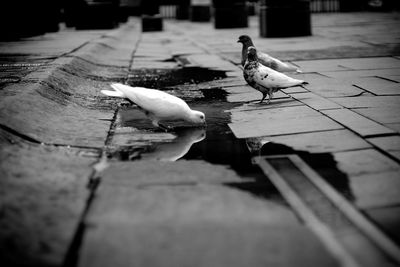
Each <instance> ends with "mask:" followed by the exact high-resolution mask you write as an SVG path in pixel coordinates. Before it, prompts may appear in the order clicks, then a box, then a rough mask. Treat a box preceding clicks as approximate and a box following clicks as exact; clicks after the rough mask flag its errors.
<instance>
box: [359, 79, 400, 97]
mask: <svg viewBox="0 0 400 267" xmlns="http://www.w3.org/2000/svg"><path fill="white" fill-rule="evenodd" d="M354 84H355V85H356V86H357V87H360V88H362V89H364V90H366V91H368V92H371V93H373V94H375V95H398V94H400V83H395V82H391V81H388V80H384V79H380V78H378V77H366V78H361V79H359V80H358V81H355V82H354Z"/></svg>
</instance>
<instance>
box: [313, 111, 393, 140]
mask: <svg viewBox="0 0 400 267" xmlns="http://www.w3.org/2000/svg"><path fill="white" fill-rule="evenodd" d="M321 112H322V113H324V114H325V115H327V116H328V117H329V118H331V119H333V120H335V121H337V122H339V123H340V124H342V125H344V126H346V127H347V128H348V129H350V130H352V131H354V132H356V133H357V134H359V135H361V136H363V137H366V136H372V135H379V134H391V133H394V132H395V131H393V130H392V129H390V128H387V127H385V126H383V125H381V124H379V123H377V122H374V121H372V120H370V119H367V118H365V117H363V116H361V115H359V114H357V113H355V112H353V111H351V110H349V109H335V110H322V111H321Z"/></svg>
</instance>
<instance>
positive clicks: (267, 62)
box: [238, 35, 301, 72]
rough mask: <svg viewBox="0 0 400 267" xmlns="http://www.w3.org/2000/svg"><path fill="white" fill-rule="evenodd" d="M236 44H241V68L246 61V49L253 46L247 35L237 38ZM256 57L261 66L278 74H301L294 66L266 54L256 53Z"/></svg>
mask: <svg viewBox="0 0 400 267" xmlns="http://www.w3.org/2000/svg"><path fill="white" fill-rule="evenodd" d="M238 43H242V44H243V47H242V61H241V64H242V66H244V64H245V62H246V59H247V49H248V48H249V47H250V46H253V47H255V45H254V44H253V41H252V40H251V38H250V37H249V36H248V35H241V36H239V40H238ZM257 57H258V61H259V62H260V63H261V64H262V65H264V66H266V67H268V68H271V69H274V70H276V71H279V72H301V70H300V69H299V68H297V67H296V66H294V65H292V64H289V63H286V62H282V61H280V60H279V59H277V58H274V57H272V56H270V55H268V54H266V53H263V52H260V51H257Z"/></svg>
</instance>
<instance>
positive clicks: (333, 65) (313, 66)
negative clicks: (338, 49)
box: [293, 59, 349, 72]
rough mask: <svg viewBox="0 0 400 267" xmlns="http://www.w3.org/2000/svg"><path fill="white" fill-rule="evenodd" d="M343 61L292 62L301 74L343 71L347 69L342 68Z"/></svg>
mask: <svg viewBox="0 0 400 267" xmlns="http://www.w3.org/2000/svg"><path fill="white" fill-rule="evenodd" d="M342 62H343V59H322V60H321V59H318V60H303V61H294V62H293V63H295V64H296V65H298V66H299V67H300V69H301V70H302V71H303V72H321V71H343V70H349V68H347V67H345V66H342Z"/></svg>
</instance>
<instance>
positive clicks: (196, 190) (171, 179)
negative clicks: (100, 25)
mask: <svg viewBox="0 0 400 267" xmlns="http://www.w3.org/2000/svg"><path fill="white" fill-rule="evenodd" d="M399 20H400V15H399V14H398V13H348V14H341V13H338V14H317V15H313V17H312V21H313V29H312V30H313V36H310V37H297V38H273V39H262V38H258V37H257V36H258V25H257V22H258V20H257V19H256V18H255V17H253V18H251V20H250V27H249V28H246V29H229V30H215V29H213V25H212V24H211V23H190V22H182V21H175V20H165V21H164V23H165V25H164V26H165V30H164V31H163V32H153V33H140V22H139V20H137V19H132V20H130V21H129V22H128V23H127V24H124V25H122V26H121V27H120V28H119V29H117V30H115V31H79V32H75V31H68V30H65V31H62V32H59V33H54V34H47V35H45V36H40V37H35V38H30V39H27V40H23V41H18V42H15V43H1V44H0V67H1V69H2V73H1V76H0V86H1V87H0V89H1V90H0V95H1V99H0V124H1V129H0V132H1V135H0V136H1V138H0V141H1V152H0V158H1V163H0V164H1V170H2V171H1V172H2V173H4V175H2V176H3V177H2V178H1V180H0V183H1V188H2V189H3V188H4V189H3V190H2V191H3V192H2V209H3V216H2V218H1V219H0V226H1V229H2V230H1V231H0V247H1V250H2V255H4V256H2V262H5V263H6V266H7V265H9V266H16V265H18V264H20V265H21V264H25V265H27V266H39V265H40V266H60V265H63V264H64V265H66V266H127V265H132V266H144V265H145V266H158V265H168V266H228V265H229V266H265V265H272V266H294V265H296V266H353V265H355V266H378V265H379V266H397V265H399V263H398V262H396V259H393V258H391V256H390V253H389V255H388V254H387V250H385V248H382V247H380V246H379V245H380V244H381V243H379V244H374V242H372V245H371V242H370V241H368V240H366V241H360V240H361V239H363V240H364V239H365V237H364V234H363V233H361V234H360V233H359V232H358V230H357V229H356V230H355V231H354V230H353V228H350V227H348V226H349V225H350V224H351V223H348V221H347V220H348V219H347V218H346V217H343V215H341V214H339V213H337V214H336V213H333V212H332V213H329V212H326V213H324V212H323V211H321V210H318V205H316V201H312V200H311V201H310V202H306V203H308V204H309V205H308V206H309V207H310V210H311V212H312V211H314V212H315V214H317V215H316V217H317V219H319V220H320V221H322V222H325V224H324V225H325V226H326V227H327V229H329V231H330V233H331V234H332V235H334V238H333V239H335V240H338V242H337V243H338V244H339V247H341V248H342V249H343V250H344V251H340V252H338V250H337V249H336V247H335V246H336V245H334V246H332V245H329V244H328V243H329V242H328V243H327V241H326V240H324V239H323V238H321V235H319V234H318V233H317V232H316V229H313V226H312V225H310V224H308V223H307V221H306V223H304V221H301V220H299V219H298V217H297V216H299V215H298V211H297V210H296V209H295V208H293V207H292V208H291V207H289V206H288V203H287V199H285V198H286V195H285V193H284V192H281V193H282V194H283V197H282V196H281V195H280V194H279V193H278V192H277V191H276V189H275V188H274V187H273V186H272V185H271V184H270V183H269V182H268V180H265V181H263V182H261V183H260V181H257V180H253V179H248V178H246V179H244V178H243V177H241V175H240V174H238V173H236V172H235V171H233V170H232V169H230V168H229V166H225V165H216V164H211V163H208V162H204V161H201V160H180V161H177V162H159V161H151V160H138V161H134V162H127V161H121V160H120V159H118V158H116V157H113V156H112V155H113V152H114V151H115V149H116V148H118V147H126V148H129V149H132V148H133V149H134V148H135V147H136V148H137V147H143V146H144V144H148V143H149V142H158V141H160V140H161V141H162V140H164V141H171V140H174V138H175V135H174V133H160V132H157V131H156V132H154V131H153V130H149V129H144V130H143V129H142V130H140V129H136V128H134V127H128V126H127V125H125V124H124V123H123V121H124V116H131V115H130V114H131V113H132V112H133V113H132V114H133V115H134V116H137V113H135V112H136V111H129V110H128V111H126V110H124V109H123V108H121V106H117V103H119V101H118V100H112V99H109V98H107V97H104V96H102V95H101V94H100V90H101V89H106V88H109V84H110V82H128V83H133V82H134V81H135V80H137V79H138V74H137V73H138V71H140V70H143V69H167V70H168V69H175V68H177V67H179V66H180V65H182V64H186V66H188V63H189V64H190V65H193V66H200V67H205V68H212V69H217V70H224V71H226V74H227V78H225V79H221V80H215V81H211V82H206V83H199V84H196V85H191V86H190V85H187V88H186V89H185V90H182V91H181V92H178V91H176V90H175V91H174V90H171V92H172V93H175V94H177V95H180V96H182V97H184V98H185V99H186V100H188V101H190V103H192V104H193V105H196V99H197V98H198V97H199V96H200V98H201V97H202V95H203V94H204V93H203V91H204V90H207V89H210V88H211V89H212V88H222V90H224V91H226V92H227V93H228V94H227V96H226V101H227V102H228V103H231V104H232V105H233V106H232V108H231V109H227V110H225V113H226V114H228V115H230V118H229V119H228V121H227V123H229V129H230V131H232V133H233V134H234V135H235V137H236V138H239V139H241V140H242V141H244V142H245V143H246V145H247V147H248V148H249V150H250V152H251V153H252V155H257V154H260V155H268V154H269V152H268V149H271V148H272V147H273V146H271V144H279V145H282V146H285V147H286V148H287V149H289V148H290V151H292V152H293V153H295V154H299V155H305V154H306V155H307V156H308V157H313V156H315V157H323V156H324V157H328V158H329V159H331V161H332V162H333V165H335V168H336V169H337V171H338V172H339V173H340V174H341V175H344V177H346V178H345V182H344V183H345V190H343V186H339V187H337V184H338V183H336V182H335V181H334V178H335V177H333V180H328V182H329V184H330V185H327V186H328V187H329V188H330V187H332V188H333V189H334V190H335V191H337V192H339V195H342V196H344V197H345V201H348V202H349V203H351V204H352V205H353V207H355V208H356V211H359V212H361V214H362V215H363V217H364V218H366V219H367V221H369V222H372V223H373V224H374V225H377V226H378V228H379V229H381V230H383V232H382V233H383V236H384V238H387V240H388V241H389V242H390V245H394V250H395V251H396V249H398V247H397V245H398V244H399V231H398V229H399V227H398V226H399V218H400V217H399V215H398V214H399V203H400V194H399V191H400V180H399V177H400V165H399V162H400V136H399V131H400V116H399V115H398V114H399V111H400V110H399V107H400V58H399V56H400V46H399V44H400V29H399V27H398V25H399ZM241 34H248V35H250V36H252V37H254V38H253V39H254V42H255V44H256V46H257V48H258V49H260V50H263V51H265V52H268V53H270V54H271V55H273V56H277V57H279V58H281V59H283V60H290V61H292V62H293V63H294V64H296V65H298V66H299V67H300V68H301V69H302V70H303V73H301V74H295V75H292V76H293V77H295V76H296V77H298V78H301V79H304V80H306V81H308V82H309V85H307V86H306V88H291V89H286V90H284V91H283V92H281V93H279V94H278V93H277V94H276V97H275V98H274V99H273V100H272V101H271V104H270V105H256V104H255V102H256V101H258V100H259V99H260V97H261V96H260V94H259V93H258V92H257V91H255V90H253V89H251V88H250V87H248V86H247V85H246V83H245V81H244V79H243V78H242V73H241V69H240V67H239V63H240V50H241V47H240V45H239V44H237V43H236V40H237V37H238V36H239V35H241ZM3 70H4V71H3ZM144 77H149V76H144ZM150 78H151V77H150ZM139 79H142V77H140V76H139ZM143 79H144V78H143ZM143 79H142V80H143ZM168 90H170V89H168ZM202 90H203V91H202ZM203 97H204V96H203ZM206 115H207V118H210V120H212V114H211V113H210V114H206ZM229 129H227V131H229ZM130 155H132V154H130ZM310 155H311V156H310ZM104 156H108V157H109V162H108V163H107V168H106V169H104ZM319 167H320V169H318V168H319ZM319 167H318V166H317V169H316V170H317V171H318V172H319V173H320V174H321V173H322V174H321V175H322V176H324V175H323V174H324V171H325V172H326V169H324V166H322V167H321V166H319ZM327 176H329V174H328V175H327ZM324 178H326V177H325V176H324ZM339 183H340V182H339ZM87 184H89V185H90V186H89V187H86V185H87ZM278 189H280V188H279V187H278ZM253 192H264V193H257V194H255V193H253ZM265 192H269V193H268V194H269V196H268V197H260V195H263V194H266V193H265ZM271 192H276V193H271ZM268 194H267V195H268ZM271 195H272V197H271ZM299 195H301V193H299ZM276 199H278V201H276ZM289 203H290V201H289ZM321 203H322V202H321ZM290 204H291V203H290ZM321 207H322V206H321ZM332 216H337V217H336V218H332ZM300 217H301V216H300ZM303 220H304V219H303ZM325 226H324V227H325ZM360 232H362V231H360ZM368 238H369V237H368V236H367V238H366V239H368ZM335 242H336V241H335ZM385 244H386V243H385ZM391 248H393V247H391ZM339 250H340V249H339ZM382 251H383V252H382ZM3 252H4V253H3ZM360 253H361V254H360ZM341 256H343V257H344V258H341Z"/></svg>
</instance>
